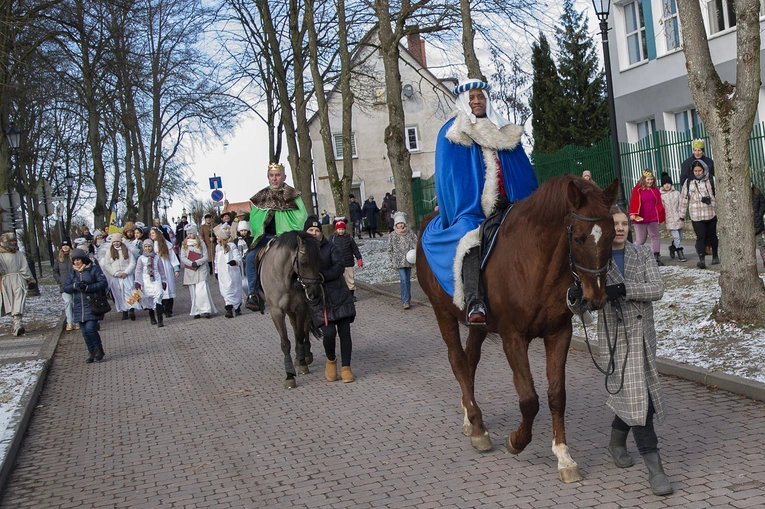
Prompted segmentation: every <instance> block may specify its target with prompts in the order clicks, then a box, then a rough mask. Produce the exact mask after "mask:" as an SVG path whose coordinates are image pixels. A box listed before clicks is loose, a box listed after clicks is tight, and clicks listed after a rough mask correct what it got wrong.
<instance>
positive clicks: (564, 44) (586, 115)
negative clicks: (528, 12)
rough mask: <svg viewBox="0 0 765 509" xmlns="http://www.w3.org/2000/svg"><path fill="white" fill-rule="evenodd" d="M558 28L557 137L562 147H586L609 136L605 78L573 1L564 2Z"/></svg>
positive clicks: (593, 46) (556, 33) (585, 20)
mask: <svg viewBox="0 0 765 509" xmlns="http://www.w3.org/2000/svg"><path fill="white" fill-rule="evenodd" d="M560 25H561V26H560V27H557V28H556V29H555V39H556V42H557V44H558V49H559V54H560V56H559V59H558V75H559V76H560V83H561V87H562V95H561V97H562V99H563V106H562V111H561V112H560V113H561V115H560V117H558V118H559V123H558V126H557V127H558V136H559V138H560V141H561V146H564V145H569V144H570V145H579V146H588V145H591V144H593V143H595V142H597V141H598V140H601V139H603V138H605V137H606V136H608V134H609V130H608V120H609V117H608V103H607V101H606V94H605V90H606V83H605V77H604V75H603V72H602V71H600V68H599V64H598V56H597V53H596V52H595V43H594V42H593V40H592V38H591V37H590V35H589V34H588V28H587V19H586V18H585V17H584V14H583V13H581V12H577V11H576V10H575V9H574V2H573V0H565V2H564V5H563V14H562V15H561V18H560Z"/></svg>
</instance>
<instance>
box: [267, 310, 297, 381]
mask: <svg viewBox="0 0 765 509" xmlns="http://www.w3.org/2000/svg"><path fill="white" fill-rule="evenodd" d="M271 319H272V320H273V322H274V326H275V327H276V330H277V332H278V333H279V338H281V343H282V353H283V354H284V371H285V372H286V373H287V379H286V380H285V381H284V387H285V388H287V389H294V388H295V387H297V382H296V381H295V365H294V364H293V363H292V345H291V344H290V338H289V335H288V334H287V324H286V323H285V322H284V312H282V311H281V310H279V309H272V310H271Z"/></svg>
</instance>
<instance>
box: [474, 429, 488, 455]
mask: <svg viewBox="0 0 765 509" xmlns="http://www.w3.org/2000/svg"><path fill="white" fill-rule="evenodd" d="M470 445H472V446H473V447H474V448H476V449H478V450H479V451H481V452H486V451H491V437H489V432H488V431H485V432H484V434H483V435H479V436H477V437H475V436H471V437H470Z"/></svg>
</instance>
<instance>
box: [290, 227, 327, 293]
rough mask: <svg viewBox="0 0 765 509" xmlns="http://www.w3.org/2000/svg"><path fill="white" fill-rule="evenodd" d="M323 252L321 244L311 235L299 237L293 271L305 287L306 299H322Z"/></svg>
mask: <svg viewBox="0 0 765 509" xmlns="http://www.w3.org/2000/svg"><path fill="white" fill-rule="evenodd" d="M320 268H321V251H320V250H319V243H318V242H317V241H316V239H314V238H313V237H311V236H310V235H307V234H306V235H300V236H298V237H297V250H296V251H295V259H294V260H293V262H292V270H293V272H294V273H295V275H296V276H297V281H298V283H300V285H301V286H302V287H303V291H304V292H305V296H306V299H308V300H309V301H316V300H319V299H321V297H322V293H321V292H322V290H321V282H322V278H321V274H320V272H319V271H320Z"/></svg>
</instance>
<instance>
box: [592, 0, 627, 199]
mask: <svg viewBox="0 0 765 509" xmlns="http://www.w3.org/2000/svg"><path fill="white" fill-rule="evenodd" d="M592 6H593V7H594V8H595V15H596V16H597V17H598V20H599V21H600V36H601V38H602V40H603V65H604V67H605V70H606V94H607V96H608V115H609V117H610V119H611V125H610V130H611V151H612V152H613V156H614V176H615V177H616V179H617V180H618V181H619V196H618V198H617V199H616V204H617V205H619V206H622V207H624V206H626V204H627V202H626V200H625V199H624V186H623V185H622V162H621V155H620V154H619V136H618V135H617V130H616V129H617V126H616V106H615V105H614V85H613V79H612V77H611V53H610V52H609V49H608V14H609V12H610V11H611V0H592Z"/></svg>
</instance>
